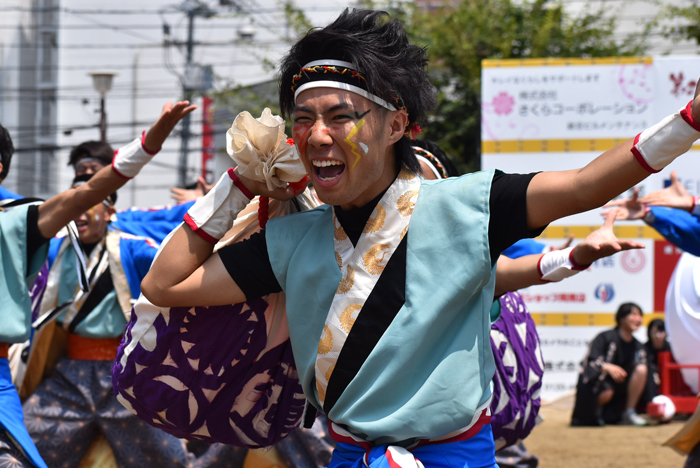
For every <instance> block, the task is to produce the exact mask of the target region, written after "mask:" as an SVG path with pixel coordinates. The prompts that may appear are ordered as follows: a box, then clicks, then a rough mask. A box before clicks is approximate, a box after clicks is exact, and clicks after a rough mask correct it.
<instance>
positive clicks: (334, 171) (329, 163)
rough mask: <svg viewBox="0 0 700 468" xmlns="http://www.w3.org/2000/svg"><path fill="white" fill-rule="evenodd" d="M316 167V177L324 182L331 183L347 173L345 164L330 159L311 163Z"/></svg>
mask: <svg viewBox="0 0 700 468" xmlns="http://www.w3.org/2000/svg"><path fill="white" fill-rule="evenodd" d="M311 164H312V165H313V167H314V175H315V176H316V178H317V179H318V180H320V181H322V182H330V181H333V180H335V179H337V178H338V177H339V176H340V174H342V173H343V172H344V171H345V164H343V163H342V162H340V161H334V160H330V159H326V160H320V159H315V160H313V161H311Z"/></svg>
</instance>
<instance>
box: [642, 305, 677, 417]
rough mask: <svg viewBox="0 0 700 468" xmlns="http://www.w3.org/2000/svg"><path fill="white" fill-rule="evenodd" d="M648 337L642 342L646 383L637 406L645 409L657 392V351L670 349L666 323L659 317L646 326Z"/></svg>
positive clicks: (658, 380) (659, 381)
mask: <svg viewBox="0 0 700 468" xmlns="http://www.w3.org/2000/svg"><path fill="white" fill-rule="evenodd" d="M647 334H648V337H649V339H648V340H647V342H646V343H644V351H645V352H646V353H647V368H648V372H647V385H646V387H644V394H643V395H642V398H641V400H640V402H639V406H638V408H639V409H640V410H642V411H644V410H646V405H647V403H649V402H650V401H651V400H652V399H653V398H654V397H655V396H656V395H658V394H659V385H660V383H661V380H660V379H659V352H660V351H670V350H671V347H670V345H669V344H668V341H666V324H665V323H664V321H663V320H661V319H654V320H652V321H651V322H649V326H648V327H647Z"/></svg>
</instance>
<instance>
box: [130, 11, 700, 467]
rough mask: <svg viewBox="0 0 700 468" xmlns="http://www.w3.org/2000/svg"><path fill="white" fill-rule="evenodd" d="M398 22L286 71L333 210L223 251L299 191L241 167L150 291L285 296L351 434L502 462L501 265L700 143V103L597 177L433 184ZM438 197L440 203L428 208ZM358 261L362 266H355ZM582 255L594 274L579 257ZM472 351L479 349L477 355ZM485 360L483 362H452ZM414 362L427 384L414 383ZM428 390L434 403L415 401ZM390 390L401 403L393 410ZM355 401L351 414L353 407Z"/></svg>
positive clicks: (173, 301)
mask: <svg viewBox="0 0 700 468" xmlns="http://www.w3.org/2000/svg"><path fill="white" fill-rule="evenodd" d="M387 16H388V15H386V14H385V13H383V12H377V11H361V10H356V11H346V12H344V13H343V14H341V16H340V17H339V18H338V19H337V20H335V21H334V22H333V23H332V24H330V25H329V26H327V27H326V28H323V29H319V30H313V31H311V32H309V33H308V34H307V35H306V36H305V37H303V38H302V39H300V41H299V42H297V43H296V44H295V45H294V46H292V48H291V50H290V52H289V54H288V55H287V56H286V57H285V58H284V59H283V61H282V64H281V66H280V92H279V97H280V108H281V110H282V113H283V115H284V116H291V117H292V118H293V128H292V133H293V137H294V142H295V145H296V147H297V149H298V150H299V154H300V157H301V160H302V162H303V163H304V166H305V169H306V171H307V172H308V173H309V176H310V178H311V182H312V184H313V186H314V188H315V189H316V193H317V195H318V198H319V199H320V200H321V201H322V202H323V203H326V204H327V205H328V206H326V207H324V208H319V209H317V210H313V211H310V212H305V213H299V214H295V215H291V216H285V217H283V218H278V219H275V220H272V221H271V222H270V223H269V224H268V226H267V228H266V230H265V232H261V233H259V234H255V235H253V236H251V238H250V239H248V240H247V241H244V242H240V243H237V244H234V245H230V246H227V247H226V248H224V249H222V250H221V251H220V252H217V253H213V249H214V244H215V243H216V241H218V240H219V239H221V238H222V237H223V235H224V233H225V232H226V230H227V229H228V228H229V227H230V226H231V224H232V220H233V217H234V216H235V214H236V213H237V212H238V211H239V210H241V209H242V207H243V206H245V200H244V199H243V197H244V196H245V197H246V198H248V199H250V198H252V197H253V196H254V195H256V194H257V195H265V196H270V197H274V198H279V199H289V198H290V197H291V196H292V195H293V190H292V189H291V188H289V187H285V186H282V187H278V188H274V189H273V190H271V189H270V188H268V184H267V183H266V182H265V181H263V180H255V179H254V178H253V177H252V176H244V175H243V174H237V173H236V172H235V171H230V172H229V173H228V176H225V177H223V178H222V179H221V180H220V182H219V183H218V184H217V186H216V187H215V188H214V189H212V191H211V192H209V194H207V196H205V197H203V198H202V199H201V200H200V201H199V202H198V203H197V204H195V207H193V209H192V210H190V212H189V216H188V217H186V225H185V226H183V227H181V228H179V229H178V230H176V231H175V232H174V233H173V235H172V237H171V238H170V240H169V241H168V243H167V244H166V245H165V246H164V247H163V250H162V251H161V254H160V255H159V257H158V258H157V259H156V261H155V262H154V264H153V266H152V268H151V271H150V273H149V274H148V275H147V276H146V278H145V279H144V281H143V283H142V292H143V294H144V296H145V297H146V298H147V299H148V300H150V301H151V302H152V303H153V304H155V305H158V306H161V307H175V306H202V305H224V304H232V303H240V302H244V301H246V300H252V299H254V298H257V297H260V296H261V295H265V294H269V293H272V292H275V291H280V290H283V291H284V292H285V294H286V306H287V317H288V323H289V329H290V335H291V341H292V346H293V348H294V358H295V362H296V365H297V369H298V371H299V375H300V377H301V380H302V386H303V388H304V394H305V396H306V398H308V399H309V400H310V401H311V402H312V403H313V405H314V406H315V407H316V408H319V409H321V408H322V409H323V410H324V411H325V412H326V413H327V414H328V416H329V419H331V420H333V419H334V418H336V420H335V421H333V423H339V424H337V426H338V427H339V428H340V429H342V430H346V431H349V432H350V433H352V434H354V435H355V436H356V437H359V438H360V439H362V440H364V441H365V442H367V443H370V444H382V443H385V442H386V443H399V444H402V445H410V444H411V443H414V442H417V441H419V440H425V439H432V438H436V437H441V436H443V435H445V434H446V433H451V432H453V431H460V432H462V433H464V434H467V433H468V434H470V435H471V434H473V433H476V434H475V435H474V436H473V437H477V436H478V437H479V438H480V439H479V440H482V441H483V442H484V445H483V446H482V448H480V449H476V450H474V451H470V453H475V454H476V455H475V456H479V457H481V458H479V460H476V461H475V463H477V464H478V463H480V462H483V464H484V466H490V465H489V463H490V464H491V465H492V464H493V463H495V462H493V448H494V445H493V444H491V446H490V448H489V446H488V443H487V442H486V439H488V437H489V433H488V432H489V429H490V428H489V427H488V423H487V419H486V415H485V413H483V412H481V411H482V409H483V408H485V407H486V406H485V405H487V401H488V399H489V396H490V390H489V382H490V379H491V377H492V375H493V367H492V364H491V361H490V359H491V351H490V348H488V340H486V341H484V340H483V339H481V338H479V337H487V336H488V329H489V323H488V320H487V319H486V317H488V316H489V311H488V308H489V307H490V305H491V302H492V299H493V281H491V279H492V276H491V275H492V267H493V263H494V261H495V259H496V258H497V257H498V254H499V253H500V252H501V251H502V250H503V249H505V248H507V247H508V246H510V245H511V244H512V243H513V242H515V241H517V240H518V239H521V238H523V237H531V236H535V235H537V234H539V233H540V232H542V230H543V229H544V228H545V227H546V226H547V224H548V223H550V222H552V221H554V220H556V219H559V218H562V217H564V216H568V215H571V214H575V213H579V212H582V211H586V210H590V209H593V208H596V207H599V206H601V205H603V204H604V203H605V202H607V201H609V200H610V199H612V198H613V197H615V196H617V195H618V194H620V193H621V192H623V191H625V190H627V189H629V188H630V187H632V186H633V185H635V184H636V183H638V182H640V181H641V180H643V179H644V178H646V177H647V176H648V175H649V174H650V172H651V171H655V170H659V169H660V168H661V167H663V166H664V165H665V164H668V163H669V162H670V161H671V160H673V158H674V157H676V156H678V155H679V154H680V153H682V152H684V151H687V149H688V148H690V146H691V145H692V142H693V141H695V139H697V138H698V137H700V125H698V124H697V122H695V119H700V99H698V98H697V95H696V101H697V102H694V106H691V105H690V104H689V106H688V108H687V109H685V110H684V112H683V114H682V115H681V114H679V115H674V116H673V117H672V118H671V120H670V121H669V122H672V124H673V126H674V127H673V130H672V131H668V132H660V131H658V130H654V131H651V132H650V133H648V134H644V135H643V136H644V138H641V137H640V138H638V141H637V142H636V143H635V141H634V140H632V139H630V140H628V141H626V142H623V143H621V144H619V145H617V146H616V147H614V148H612V149H610V150H609V151H606V152H605V153H604V154H603V155H601V156H600V157H598V158H597V159H595V160H593V161H592V162H591V163H590V164H588V165H587V166H586V167H584V168H581V169H576V170H571V171H561V172H541V173H536V174H529V175H510V174H501V173H499V172H495V173H493V172H492V173H480V174H474V175H467V176H463V177H460V178H456V179H448V180H444V181H438V182H435V183H427V182H425V183H421V182H419V181H416V180H414V178H415V176H414V174H415V173H416V172H417V171H418V170H419V169H418V163H417V160H416V158H415V155H414V154H413V151H411V149H410V145H411V143H410V141H411V140H410V138H411V136H412V135H415V133H417V131H418V123H419V122H421V121H422V120H423V119H424V117H425V116H426V114H427V112H429V111H430V110H431V109H432V107H434V105H435V102H436V99H435V89H434V88H433V87H432V85H431V84H430V82H429V80H428V75H427V73H426V65H427V55H426V51H425V49H422V48H420V47H418V46H415V45H412V44H410V43H409V41H408V38H407V35H406V33H405V31H404V29H403V26H402V25H401V24H400V22H399V21H398V20H395V19H389V18H388V17H387ZM679 119H680V120H679ZM663 125H671V124H670V123H668V122H666V123H663ZM696 126H697V128H696ZM678 132H680V133H678ZM671 135H674V136H673V138H674V139H675V138H676V135H681V136H679V137H678V138H680V139H682V140H683V141H682V143H681V144H674V145H673V148H675V149H676V150H678V151H680V153H678V154H676V153H673V154H670V153H669V148H671V146H669V145H664V144H662V143H663V142H662V141H660V140H659V139H660V138H661V139H662V138H664V137H670V136H671ZM674 141H675V140H674ZM410 181H412V182H410ZM418 186H420V187H418ZM392 187H396V190H392ZM407 187H411V188H410V189H409V188H407ZM403 190H408V191H406V192H403ZM453 190H454V191H453ZM399 191H401V192H400V193H399ZM395 192H396V193H395ZM418 192H419V193H420V195H418ZM431 194H434V196H435V198H431V197H432V195H431ZM395 196H396V197H397V198H398V201H397V200H395V198H394V197H395ZM416 196H418V201H417V202H413V201H412V200H413V199H415V197H416ZM385 197H386V198H385ZM422 199H423V200H424V199H429V200H433V201H434V202H429V203H428V204H424V205H423V206H421V200H422ZM384 200H386V201H387V202H390V203H389V204H388V205H387V204H385V202H384ZM414 208H415V210H414ZM389 209H390V210H391V213H395V210H398V212H399V213H400V216H401V217H402V218H401V219H403V221H401V220H400V219H399V218H398V217H394V219H396V220H397V221H396V222H394V221H386V220H387V219H389V217H390V215H391V216H394V215H393V214H391V213H390V210H389ZM375 213H376V215H375ZM385 215H386V218H385ZM408 216H411V218H410V221H409V224H407V225H405V226H404V224H402V223H403V222H405V221H406V220H407V217H408ZM336 220H337V221H336ZM428 225H430V226H431V227H432V228H433V232H432V233H430V234H428V232H427V231H426V230H427V226H428ZM379 229H385V230H387V231H390V232H391V234H390V235H389V234H388V232H387V237H386V243H385V242H383V241H381V242H379V241H378V243H377V244H374V245H373V246H372V248H371V249H369V247H366V248H367V249H368V250H367V252H366V254H365V251H364V250H362V249H364V248H365V247H361V245H362V244H363V239H369V238H370V237H372V238H373V237H375V236H374V233H376V232H378V230H379ZM435 236H439V238H440V239H441V242H437V241H436V237H435ZM346 241H347V242H346ZM431 242H432V244H431ZM448 242H449V244H447V243H448ZM341 244H342V245H341ZM334 249H335V255H334ZM356 249H360V250H356ZM339 250H342V252H343V253H342V254H341V253H339ZM356 251H357V253H358V254H359V252H362V253H363V255H364V256H358V255H353V253H354V252H356ZM345 254H347V255H348V259H349V261H351V262H357V263H353V264H352V265H350V264H349V263H347V262H346V261H345V259H344V255H345ZM363 259H366V260H365V267H361V266H360V263H361V262H362V260H363ZM567 261H571V263H572V264H574V265H575V264H576V263H578V264H579V265H580V264H581V263H582V262H581V261H580V259H577V258H575V255H574V256H573V258H570V259H567ZM350 266H353V268H350ZM355 266H357V268H355ZM372 275H375V276H372ZM361 278H362V279H361ZM367 278H369V279H368V280H367V281H369V280H370V279H371V281H376V283H373V285H372V286H371V287H368V288H366V289H364V290H363V292H361V293H359V294H358V295H352V297H353V298H357V299H358V300H359V301H360V302H362V303H364V304H365V305H364V306H362V307H361V308H360V309H358V308H357V307H355V308H353V307H354V306H355V304H351V305H350V306H349V307H350V308H342V307H341V302H342V301H343V300H344V299H343V298H340V297H339V296H342V295H343V294H345V293H346V292H348V291H349V290H351V289H352V288H353V287H354V285H355V284H356V283H357V282H361V281H365V279H367ZM417 278H419V279H417ZM331 283H333V284H332V285H331ZM367 284H369V283H367ZM374 285H376V286H374ZM375 288H376V289H375ZM375 290H376V291H382V293H381V294H380V293H379V292H377V293H376V294H372V291H375ZM487 296H490V297H488V301H487V300H485V299H484V298H485V297H487ZM344 297H350V295H348V296H344ZM477 297H479V298H482V299H481V300H480V301H477V300H476V298H477ZM477 302H478V304H479V305H478V306H477ZM334 304H335V305H334ZM438 309H439V310H438ZM458 309H459V312H458ZM345 311H347V312H345ZM353 311H354V312H353ZM358 311H360V312H359V314H358ZM343 313H344V314H343ZM353 313H354V314H356V315H352V314H353ZM418 316H420V318H421V319H420V320H419V321H418V322H416V321H415V320H414V319H415V318H416V317H418ZM470 320H474V321H475V323H474V326H473V327H470V326H468V325H467V322H469V321H470ZM476 321H478V324H477V323H476ZM411 323H417V325H416V328H414V329H413V330H414V331H413V332H410V331H409V330H408V329H406V330H401V332H399V329H400V328H401V327H408V326H409V324H411ZM418 324H419V325H420V327H418ZM331 327H334V329H335V330H336V332H337V333H338V335H333V334H332V333H331ZM341 328H342V329H344V330H346V331H347V330H349V331H348V332H347V341H343V340H342V339H340V338H339V339H334V338H333V336H336V337H339V336H342V337H343V339H345V335H343V333H344V332H343V331H342V330H341ZM326 330H328V331H326ZM419 331H420V332H419ZM334 333H335V332H334ZM393 333H396V334H393ZM455 334H463V335H462V337H463V338H464V339H461V340H456V339H454V336H455ZM477 335H478V336H477ZM409 336H410V339H411V340H410V345H409V344H407V345H406V346H403V345H404V344H406V343H405V342H406V340H408V338H409ZM392 337H393V338H392ZM467 341H469V342H470V343H472V344H474V346H472V347H470V348H466V346H467V344H466V343H467ZM343 343H353V345H352V346H349V345H348V348H345V345H344V344H343ZM399 345H400V346H399ZM453 345H454V346H455V348H454V351H455V352H454V353H451V352H450V350H452V349H453V348H451V346H453ZM392 346H397V347H400V348H401V353H398V352H397V349H398V348H397V347H392ZM341 351H342V352H341ZM472 352H473V353H474V354H472V355H471V356H472V358H470V359H469V360H468V361H469V362H468V363H467V364H464V365H462V366H456V365H455V366H452V365H449V364H447V363H448V362H449V361H450V359H452V358H455V359H456V358H457V356H458V355H462V356H466V355H467V354H469V353H472ZM380 355H381V356H380ZM317 356H318V357H317ZM336 357H337V361H336V362H335V363H333V362H332V361H333V360H334V359H336ZM375 360H376V361H375ZM370 361H371V362H377V361H381V362H382V366H373V365H371V364H368V363H369V362H370ZM409 362H410V364H409ZM461 362H465V361H461ZM320 363H322V364H320ZM402 363H404V364H405V366H410V367H411V372H410V376H409V375H407V374H405V373H401V371H402V370H404V371H405V368H404V365H402ZM317 364H318V365H317ZM336 364H337V365H336ZM365 364H367V365H365ZM448 368H450V370H449V371H448ZM374 373H376V375H375V374H374ZM369 374H372V377H370V376H369ZM448 375H449V377H450V378H449V384H447V383H445V382H446V380H443V379H447V378H448V377H447V376H448ZM337 376H338V377H337ZM469 376H471V377H469ZM388 382H391V386H390V387H387V386H386V385H387V383H388ZM423 385H424V386H425V387H422V386H423ZM350 387H353V388H354V389H355V393H354V395H359V394H361V395H362V398H361V404H360V403H359V402H357V401H355V402H354V403H357V404H353V402H352V401H348V399H350V398H351V396H350V395H351V392H346V389H349V388H350ZM429 387H430V389H429ZM360 389H361V390H360ZM414 389H415V392H414V393H413V395H414V396H415V397H416V399H414V398H412V397H411V396H409V395H408V394H409V393H410V392H413V390H414ZM419 389H422V390H420V391H419ZM326 390H327V391H328V393H326ZM389 394H391V401H390V402H388V401H385V400H384V398H386V395H389ZM326 395H328V397H329V398H328V400H326V399H325V396H326ZM341 400H343V404H339V405H340V407H342V408H344V409H336V407H335V404H336V402H340V401H341ZM466 400H469V401H468V402H467V401H466ZM448 407H449V410H448V409H447V408H448ZM409 408H410V410H409ZM424 412H427V413H429V414H427V413H424ZM448 412H449V413H451V414H449V415H448V414H447V413H448ZM421 415H423V416H421ZM365 416H366V417H365ZM482 416H483V418H482ZM334 427H335V426H334ZM479 428H481V430H479ZM472 429H473V430H472ZM367 431H369V432H372V435H370V434H369V433H368V432H367ZM469 431H471V432H469ZM482 437H483V439H481V438H482ZM474 440H476V439H474ZM474 440H472V439H467V442H465V444H467V445H468V444H469V443H471V442H474ZM363 443H364V442H363ZM455 449H456V446H455ZM489 451H490V457H491V462H489V461H488V456H489V454H488V452H489ZM363 453H364V451H363ZM416 456H417V457H418V456H419V454H416ZM334 459H335V457H334ZM469 463H470V464H471V463H472V461H470V462H469ZM332 465H333V462H332V463H331V466H332Z"/></svg>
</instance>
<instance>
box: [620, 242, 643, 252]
mask: <svg viewBox="0 0 700 468" xmlns="http://www.w3.org/2000/svg"><path fill="white" fill-rule="evenodd" d="M618 244H619V246H620V247H621V249H622V250H638V249H646V245H644V244H640V243H639V242H635V241H631V240H621V241H618Z"/></svg>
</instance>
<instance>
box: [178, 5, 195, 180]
mask: <svg viewBox="0 0 700 468" xmlns="http://www.w3.org/2000/svg"><path fill="white" fill-rule="evenodd" d="M195 15H196V13H195V9H194V8H192V7H190V8H189V9H188V10H187V62H186V64H185V79H184V80H182V81H183V82H182V92H183V95H184V99H185V101H191V100H192V96H193V94H194V93H193V92H192V88H191V87H190V84H191V83H190V81H191V78H192V54H193V51H194V17H195ZM190 115H191V114H187V115H186V116H185V118H184V119H182V141H181V146H180V161H179V164H178V171H177V184H178V185H179V186H180V187H185V186H186V185H187V153H188V151H189V144H190Z"/></svg>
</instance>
